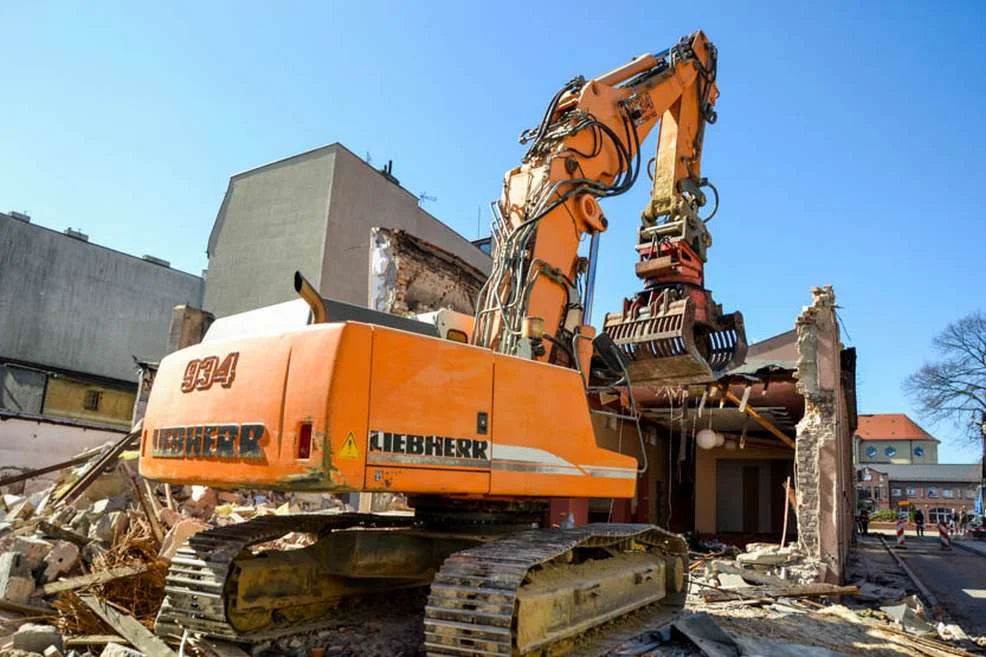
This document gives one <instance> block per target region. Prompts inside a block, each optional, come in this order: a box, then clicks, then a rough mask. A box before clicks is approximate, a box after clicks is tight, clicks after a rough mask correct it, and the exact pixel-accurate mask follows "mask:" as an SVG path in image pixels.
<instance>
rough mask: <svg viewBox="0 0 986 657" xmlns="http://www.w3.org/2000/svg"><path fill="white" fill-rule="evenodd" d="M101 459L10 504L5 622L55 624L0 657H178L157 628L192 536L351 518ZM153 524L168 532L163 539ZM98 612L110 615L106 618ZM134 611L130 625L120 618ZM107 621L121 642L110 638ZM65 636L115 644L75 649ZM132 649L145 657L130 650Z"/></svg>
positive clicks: (109, 455)
mask: <svg viewBox="0 0 986 657" xmlns="http://www.w3.org/2000/svg"><path fill="white" fill-rule="evenodd" d="M90 452H91V455H90V457H89V460H88V461H85V460H82V461H80V462H79V465H77V467H65V468H62V469H61V470H60V479H58V480H57V481H55V482H54V483H52V484H51V485H50V486H48V488H46V489H44V490H41V491H37V492H32V494H30V495H17V494H12V493H10V492H9V488H8V489H6V490H7V491H8V492H7V493H6V494H5V495H3V498H2V504H0V514H2V515H0V613H2V614H8V613H10V614H15V615H19V616H20V617H23V618H25V619H36V618H40V617H50V618H51V619H52V620H51V625H45V626H35V625H29V624H25V625H23V626H22V627H21V629H20V630H19V631H18V635H19V636H20V638H18V639H17V644H16V645H14V646H13V648H9V649H6V650H5V648H7V646H5V645H4V644H5V643H6V641H7V640H8V639H9V638H10V636H11V635H10V633H12V632H14V629H15V627H14V624H13V623H10V622H7V623H6V624H0V657H3V656H4V655H7V654H11V655H13V654H20V655H21V656H22V657H24V656H27V655H30V657H41V656H44V657H59V655H61V656H63V657H95V654H99V652H100V648H102V647H103V646H104V645H105V648H104V649H103V651H102V654H103V655H112V656H121V657H125V656H132V655H148V656H149V657H159V656H160V655H172V654H173V653H172V651H171V650H170V649H167V652H164V650H165V648H166V646H165V645H164V644H163V643H161V644H159V643H158V640H157V639H156V637H154V636H153V635H151V634H150V633H149V632H148V631H147V630H146V627H149V626H150V625H151V624H152V623H153V620H154V616H155V615H156V613H157V611H158V609H159V608H160V602H161V599H163V596H164V589H163V587H164V575H165V573H166V571H167V568H168V561H170V559H171V558H172V557H173V556H174V554H175V552H176V551H177V549H178V548H179V547H180V546H181V545H182V544H183V543H184V542H185V541H186V540H187V539H188V538H189V537H190V536H192V535H193V534H195V533H197V532H200V531H203V530H205V529H209V528H211V527H217V526H225V525H229V524H233V523H236V522H244V521H246V520H249V519H251V518H255V517H258V516H263V515H273V514H278V513H281V514H283V513H305V512H320V513H334V512H346V511H352V508H351V507H350V506H348V505H347V504H345V503H344V502H343V501H342V500H340V499H339V498H338V497H336V496H335V495H331V494H327V493H303V494H294V495H292V494H284V493H280V492H274V491H218V490H215V489H212V488H209V487H206V486H173V487H170V488H166V487H165V486H163V485H161V486H159V485H157V484H153V483H151V482H149V481H144V480H143V479H141V478H140V477H139V476H138V475H137V474H136V470H135V468H134V467H133V466H132V464H134V463H135V458H136V452H127V451H126V450H125V449H122V443H121V442H117V443H108V444H107V445H106V446H105V447H104V448H103V449H98V450H90ZM114 463H115V465H114ZM97 468H98V469H97ZM399 502H400V503H401V504H403V498H400V500H399ZM397 506H398V501H395V502H394V507H397ZM152 515H153V516H154V517H153V523H152V519H151V516H152ZM152 524H153V525H157V529H158V531H160V530H161V529H163V530H164V531H161V533H160V534H156V532H155V531H152ZM313 540H314V538H313V537H312V536H309V535H307V534H289V535H287V536H284V537H281V538H280V539H278V541H276V543H277V544H279V545H280V546H284V547H300V546H304V545H308V544H310V543H311V542H312V541H313ZM83 601H86V602H83ZM89 602H91V603H92V604H93V605H95V608H98V609H99V610H100V611H99V612H95V613H96V615H93V613H94V612H93V611H91V609H93V607H92V606H91V605H90V604H89ZM113 605H116V607H114V606H113ZM124 608H125V609H127V610H128V611H130V615H126V614H120V613H119V610H121V609H124ZM8 618H9V617H8V616H2V617H0V620H2V621H8ZM100 618H102V619H103V620H102V621H101V620H99V619H100ZM108 618H109V619H112V622H110V621H108V620H106V619H108ZM104 622H105V623H107V624H109V625H110V626H111V627H113V629H114V630H115V631H116V632H117V634H116V635H113V636H109V635H108V634H107V630H108V628H107V626H106V625H105V624H103V623H104ZM39 628H40V629H39ZM110 634H112V633H110ZM120 636H124V637H126V638H124V639H121V638H120ZM63 637H66V638H67V639H68V640H69V641H78V640H84V639H92V638H94V637H95V638H99V637H104V638H103V639H102V640H100V641H97V642H96V643H94V644H93V643H91V642H90V643H87V644H85V645H84V646H82V647H81V648H79V649H78V650H68V651H66V649H65V644H66V641H63ZM114 639H115V640H114ZM31 641H35V642H34V643H30V642H31ZM135 641H136V642H137V643H134V642H135ZM46 642H47V643H46ZM126 642H130V643H131V644H133V645H134V646H136V647H137V648H138V649H139V650H134V649H133V648H132V647H125V646H124V645H121V643H126ZM42 644H43V645H42ZM70 645H72V644H70ZM74 645H75V646H76V647H78V645H79V644H74ZM22 646H23V647H22ZM46 649H47V652H45V651H46ZM186 654H189V653H186Z"/></svg>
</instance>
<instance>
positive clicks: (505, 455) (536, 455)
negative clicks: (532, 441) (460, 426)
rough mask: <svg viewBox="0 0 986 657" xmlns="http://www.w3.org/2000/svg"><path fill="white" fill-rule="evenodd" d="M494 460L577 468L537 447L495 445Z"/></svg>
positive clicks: (495, 443)
mask: <svg viewBox="0 0 986 657" xmlns="http://www.w3.org/2000/svg"><path fill="white" fill-rule="evenodd" d="M493 458H494V459H505V460H508V461H524V462H527V463H540V464H543V465H561V466H567V467H569V468H576V469H578V466H576V465H575V464H574V463H569V462H568V461H566V460H565V459H563V458H561V457H560V456H558V455H557V454H552V453H551V452H546V451H544V450H543V449H538V448H536V447H521V446H519V445H503V444H499V443H497V442H494V443H493Z"/></svg>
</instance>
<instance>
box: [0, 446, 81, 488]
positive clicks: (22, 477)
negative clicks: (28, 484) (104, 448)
mask: <svg viewBox="0 0 986 657" xmlns="http://www.w3.org/2000/svg"><path fill="white" fill-rule="evenodd" d="M96 451H97V452H98V450H96ZM94 455H95V452H94V451H93V450H89V451H87V452H84V453H82V454H79V455H78V456H74V457H72V458H70V459H69V460H68V461H61V462H59V463H52V464H51V465H46V466H45V467H43V468H38V469H36V470H28V471H27V472H22V473H20V474H16V475H11V476H9V477H4V478H3V479H0V486H7V485H9V484H16V483H19V482H22V481H27V480H28V479H33V478H34V477H39V476H41V475H43V474H48V473H49V472H58V471H59V470H64V469H65V468H70V467H72V466H73V465H79V464H80V463H85V462H86V461H89V460H91V459H92V457H93V456H94Z"/></svg>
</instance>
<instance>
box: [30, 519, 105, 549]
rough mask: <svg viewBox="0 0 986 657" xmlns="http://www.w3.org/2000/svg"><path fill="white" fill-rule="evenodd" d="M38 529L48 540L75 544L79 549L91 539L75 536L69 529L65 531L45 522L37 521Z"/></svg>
mask: <svg viewBox="0 0 986 657" xmlns="http://www.w3.org/2000/svg"><path fill="white" fill-rule="evenodd" d="M38 529H39V530H40V531H41V534H42V535H43V536H47V537H48V538H58V539H61V540H63V541H68V542H69V543H75V544H76V545H78V546H79V547H80V548H81V547H85V546H86V545H88V544H89V543H90V542H91V541H92V539H91V538H88V537H87V536H83V535H82V534H77V533H76V532H74V531H72V530H71V529H65V528H64V527H59V526H58V525H53V524H51V523H50V522H48V521H47V520H39V521H38Z"/></svg>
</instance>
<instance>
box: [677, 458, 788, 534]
mask: <svg viewBox="0 0 986 657" xmlns="http://www.w3.org/2000/svg"><path fill="white" fill-rule="evenodd" d="M695 455H696V458H695V531H696V532H698V533H699V534H715V533H717V532H718V527H719V526H720V523H719V518H718V513H719V511H720V510H719V509H718V508H717V507H718V506H719V505H718V497H719V493H718V486H717V479H718V472H719V461H740V460H749V461H750V462H769V461H775V460H776V461H791V460H792V457H793V455H792V453H791V450H790V449H788V448H786V447H783V446H778V447H754V446H751V445H747V447H746V448H745V449H725V448H724V447H717V448H714V449H708V450H706V449H696V450H695ZM731 492H734V493H735V494H737V495H739V494H740V490H737V491H731ZM773 493H774V498H775V499H776V498H777V497H781V498H783V496H784V493H783V491H773Z"/></svg>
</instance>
